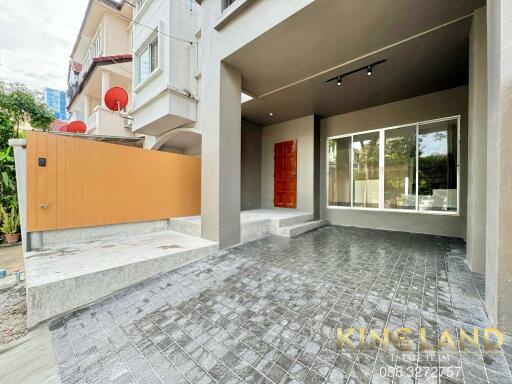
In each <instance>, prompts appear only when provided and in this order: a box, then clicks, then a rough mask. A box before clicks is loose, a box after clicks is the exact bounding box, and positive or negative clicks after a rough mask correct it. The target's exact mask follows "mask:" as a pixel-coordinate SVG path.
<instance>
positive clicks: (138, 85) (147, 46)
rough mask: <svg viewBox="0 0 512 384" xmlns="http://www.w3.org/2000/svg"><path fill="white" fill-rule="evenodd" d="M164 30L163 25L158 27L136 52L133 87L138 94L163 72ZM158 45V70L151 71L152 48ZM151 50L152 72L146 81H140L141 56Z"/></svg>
mask: <svg viewBox="0 0 512 384" xmlns="http://www.w3.org/2000/svg"><path fill="white" fill-rule="evenodd" d="M161 29H162V25H161V24H160V25H158V26H157V27H156V28H155V30H154V31H153V32H152V33H151V34H150V35H149V36H148V37H147V38H146V39H145V40H144V43H143V44H141V46H140V47H139V48H138V49H137V50H136V51H135V57H134V60H133V74H134V76H133V86H134V89H133V90H134V92H135V93H137V92H138V91H139V90H140V89H141V88H143V87H144V86H145V85H146V84H147V83H149V82H150V81H151V80H152V79H154V78H155V77H156V76H157V75H158V74H159V73H160V72H161V71H162V41H161V39H160V30H161ZM155 41H156V43H157V55H156V57H157V60H158V64H157V66H156V68H154V69H153V70H151V46H152V45H153V44H154V43H155ZM147 49H149V50H150V52H149V66H150V70H151V71H150V72H149V74H148V76H147V77H146V78H145V79H140V57H141V55H142V54H143V53H144V52H146V50H147Z"/></svg>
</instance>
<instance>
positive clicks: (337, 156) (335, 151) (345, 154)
mask: <svg viewBox="0 0 512 384" xmlns="http://www.w3.org/2000/svg"><path fill="white" fill-rule="evenodd" d="M351 142H352V138H351V137H342V138H339V139H332V140H329V154H328V156H329V187H328V188H329V205H337V206H341V207H350V144H351Z"/></svg>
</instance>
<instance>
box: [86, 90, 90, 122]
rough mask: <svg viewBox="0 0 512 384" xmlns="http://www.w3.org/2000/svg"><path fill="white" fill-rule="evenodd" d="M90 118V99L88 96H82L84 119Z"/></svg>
mask: <svg viewBox="0 0 512 384" xmlns="http://www.w3.org/2000/svg"><path fill="white" fill-rule="evenodd" d="M89 116H91V97H90V96H89V95H84V119H85V120H86V121H87V119H88V118H89Z"/></svg>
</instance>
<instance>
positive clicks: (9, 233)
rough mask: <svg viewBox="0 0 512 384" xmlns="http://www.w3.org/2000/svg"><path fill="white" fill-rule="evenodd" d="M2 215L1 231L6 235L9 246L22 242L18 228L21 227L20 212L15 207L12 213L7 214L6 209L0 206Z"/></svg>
mask: <svg viewBox="0 0 512 384" xmlns="http://www.w3.org/2000/svg"><path fill="white" fill-rule="evenodd" d="M0 214H1V215H2V226H0V231H1V232H2V233H3V234H4V235H5V240H6V241H7V243H8V244H14V243H17V242H18V241H19V240H20V233H19V232H18V228H19V226H20V215H19V214H18V210H17V209H16V208H15V207H13V208H11V212H9V213H8V212H6V210H5V209H4V207H2V206H0Z"/></svg>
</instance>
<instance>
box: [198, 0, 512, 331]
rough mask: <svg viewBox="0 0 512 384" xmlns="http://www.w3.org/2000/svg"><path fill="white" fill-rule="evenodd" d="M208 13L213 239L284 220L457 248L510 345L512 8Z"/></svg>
mask: <svg viewBox="0 0 512 384" xmlns="http://www.w3.org/2000/svg"><path fill="white" fill-rule="evenodd" d="M200 3H201V29H200V32H199V35H200V57H201V60H200V61H201V66H200V67H201V71H200V72H201V77H200V78H201V82H200V88H199V91H198V94H199V108H198V111H199V116H198V120H197V121H198V122H199V129H200V131H201V133H202V148H203V150H202V153H201V154H202V187H201V188H202V193H201V196H202V217H201V219H202V227H201V231H202V236H203V237H204V238H207V239H211V240H214V241H218V242H219V243H220V246H221V247H227V246H230V245H234V244H238V243H240V225H239V215H240V211H241V210H244V209H254V208H288V209H296V210H299V211H310V212H313V213H314V216H315V217H316V218H321V219H327V220H329V221H330V222H331V224H335V225H348V226H357V227H367V228H378V229H384V230H391V231H408V232H417V233H427V234H435V235H440V236H455V237H460V238H463V239H464V240H465V241H466V244H467V257H468V264H469V266H470V268H471V269H472V270H473V271H477V272H482V273H483V272H485V274H486V298H485V300H486V306H487V311H488V313H489V315H490V317H491V318H492V319H493V321H494V322H495V323H496V324H498V325H499V326H501V327H504V328H505V329H512V322H511V320H510V319H511V318H512V316H511V315H512V313H511V308H512V306H511V303H510V299H509V297H511V295H510V293H512V283H511V282H510V278H509V276H510V273H511V271H512V260H511V257H512V255H511V253H510V249H511V248H510V245H511V244H510V236H507V233H510V232H511V230H512V228H511V226H512V209H511V206H510V201H511V199H510V197H511V193H512V184H511V180H512V179H511V177H510V174H511V166H510V165H509V164H508V163H510V162H509V161H506V158H507V154H509V153H510V149H511V145H512V136H511V132H512V131H511V130H510V126H509V124H510V123H509V121H510V119H509V114H510V112H509V110H510V108H508V106H507V103H508V102H507V99H508V98H509V93H510V90H509V88H508V87H507V85H508V83H509V82H510V81H511V80H510V71H508V69H507V68H508V67H509V66H510V61H511V60H512V55H511V53H510V52H511V50H510V47H509V45H510V41H511V39H510V37H511V33H512V30H511V29H510V27H509V25H508V24H509V22H508V21H509V20H511V19H512V5H511V4H510V3H509V2H506V1H487V2H486V1H483V0H470V1H467V0H466V1H450V2H444V1H433V2H428V4H427V3H424V2H410V1H394V2H367V1H348V2H346V1H345V2H336V1H330V0H316V1H311V0H297V1H274V0H259V1H254V0H236V1H232V2H227V1H225V0H203V1H201V2H200ZM370 3H371V4H370ZM242 93H243V94H245V95H250V97H245V98H244V102H242V103H240V95H241V94H242Z"/></svg>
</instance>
